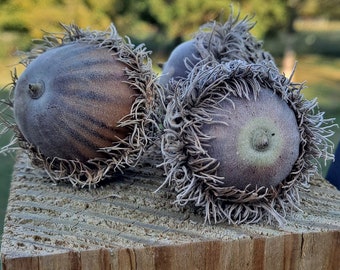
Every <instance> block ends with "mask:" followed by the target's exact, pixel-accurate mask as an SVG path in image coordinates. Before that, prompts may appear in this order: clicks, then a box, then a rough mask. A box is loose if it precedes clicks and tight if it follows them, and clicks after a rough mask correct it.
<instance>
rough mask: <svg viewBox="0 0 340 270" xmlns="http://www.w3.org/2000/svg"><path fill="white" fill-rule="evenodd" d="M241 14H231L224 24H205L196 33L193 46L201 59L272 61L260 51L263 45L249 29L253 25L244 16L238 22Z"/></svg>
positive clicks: (265, 53) (267, 54)
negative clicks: (194, 45)
mask: <svg viewBox="0 0 340 270" xmlns="http://www.w3.org/2000/svg"><path fill="white" fill-rule="evenodd" d="M239 17H240V14H238V15H237V16H235V17H234V16H233V15H230V16H229V18H228V20H227V21H226V22H225V23H220V22H216V21H212V22H208V23H206V24H204V25H202V26H201V27H200V30H199V31H198V32H197V33H196V34H195V38H194V39H195V44H196V46H197V49H198V51H199V52H200V54H201V56H202V59H204V58H206V57H213V58H214V59H215V60H216V61H218V62H221V63H222V62H224V63H226V62H229V61H233V60H243V61H246V62H247V63H254V64H255V63H258V62H261V61H266V62H273V61H274V59H273V57H272V56H271V55H270V54H269V53H268V52H266V51H264V50H263V49H262V45H263V43H262V42H261V41H258V40H257V39H256V38H255V37H254V36H252V34H251V33H250V30H251V29H252V28H253V27H254V25H255V23H253V22H251V19H252V18H249V17H248V16H246V17H245V18H243V19H242V20H240V18H239Z"/></svg>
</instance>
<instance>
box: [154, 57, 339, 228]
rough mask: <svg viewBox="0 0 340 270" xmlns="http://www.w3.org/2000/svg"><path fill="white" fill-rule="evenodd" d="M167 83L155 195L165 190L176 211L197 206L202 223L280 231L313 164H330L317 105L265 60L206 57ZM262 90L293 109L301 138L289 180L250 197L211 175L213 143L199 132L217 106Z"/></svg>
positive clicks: (327, 129) (327, 127)
mask: <svg viewBox="0 0 340 270" xmlns="http://www.w3.org/2000/svg"><path fill="white" fill-rule="evenodd" d="M172 83H173V85H170V86H169V87H170V88H172V89H174V90H173V94H172V96H170V97H169V99H168V101H167V102H168V104H167V108H166V115H165V119H164V134H163V136H162V141H161V151H162V154H163V158H164V162H163V164H162V165H161V166H163V167H164V169H165V175H166V180H165V181H164V182H163V184H162V185H161V186H160V188H162V187H164V186H170V187H172V188H173V189H174V190H175V192H176V193H177V197H176V200H175V202H174V203H175V204H177V205H179V206H185V205H194V206H196V207H198V209H201V211H203V213H204V214H203V215H204V216H205V221H206V222H209V223H211V222H214V223H218V222H227V223H232V224H241V223H256V222H259V221H260V220H267V222H268V223H273V221H274V220H276V221H277V222H278V224H279V225H280V226H282V225H283V224H284V223H285V216H286V214H287V212H288V211H289V210H293V209H298V206H299V203H300V198H299V187H301V186H304V187H306V186H308V183H309V181H310V179H311V177H313V176H314V175H315V174H316V173H317V170H318V166H317V162H318V161H317V160H318V159H319V158H323V159H325V160H328V159H333V155H332V154H331V153H332V152H333V144H332V143H331V141H330V140H329V137H330V136H332V135H333V131H332V130H331V127H332V126H333V125H332V124H331V123H332V122H333V120H334V119H324V117H323V113H322V112H319V111H318V108H317V102H316V100H312V101H309V100H306V99H305V98H304V97H303V95H302V94H301V89H302V88H303V87H304V86H303V84H297V83H292V82H291V81H290V80H289V79H287V78H286V77H285V76H284V75H281V74H280V73H279V71H278V69H277V68H276V67H275V65H274V64H268V62H267V60H261V61H257V63H249V62H246V61H244V60H239V59H235V60H232V61H229V62H226V63H223V62H220V61H216V59H212V58H211V57H207V58H206V59H205V60H202V61H201V62H200V63H198V64H196V65H195V67H194V68H193V69H192V70H191V72H190V74H189V76H188V78H187V79H183V80H181V81H179V82H174V81H172ZM170 84H171V82H170ZM263 88H269V89H272V91H273V92H274V93H276V94H277V95H278V96H279V97H280V98H282V100H284V101H285V102H286V103H287V104H288V106H289V107H290V108H291V109H292V110H293V112H294V114H295V116H296V120H297V124H298V129H299V133H300V141H301V143H300V154H299V157H298V159H297V161H296V162H295V164H294V166H293V169H292V171H291V173H290V175H289V176H288V177H287V178H286V179H284V180H283V181H282V183H281V184H279V185H278V186H276V187H271V188H265V187H258V189H257V190H255V191H254V190H248V189H247V188H245V190H240V189H236V188H234V187H226V186H225V184H224V185H222V184H221V183H222V182H221V180H222V179H223V178H221V177H220V176H218V175H217V173H216V170H217V168H218V166H219V162H218V160H216V159H214V158H212V157H211V156H210V155H209V152H208V151H207V150H206V149H208V148H207V147H206V146H208V145H209V141H210V140H211V139H212V137H210V136H209V135H207V134H204V133H203V132H202V131H201V127H202V126H203V125H204V124H205V123H212V122H214V115H213V114H212V112H214V111H216V108H219V106H220V105H219V104H220V103H221V101H223V100H229V101H230V102H232V97H239V98H245V99H250V97H254V98H255V99H256V98H257V96H258V94H259V92H260V91H261V89H263ZM224 124H226V125H228V123H224Z"/></svg>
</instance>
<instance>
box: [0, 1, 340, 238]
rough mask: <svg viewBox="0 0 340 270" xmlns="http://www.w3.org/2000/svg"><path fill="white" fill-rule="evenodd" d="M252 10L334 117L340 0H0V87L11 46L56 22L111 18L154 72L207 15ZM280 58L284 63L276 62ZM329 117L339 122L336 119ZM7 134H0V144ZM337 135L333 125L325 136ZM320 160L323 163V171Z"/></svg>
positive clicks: (7, 162)
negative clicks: (147, 55) (148, 57)
mask: <svg viewBox="0 0 340 270" xmlns="http://www.w3.org/2000/svg"><path fill="white" fill-rule="evenodd" d="M230 4H232V5H233V9H234V13H237V12H238V11H240V12H241V18H243V17H244V16H245V15H255V17H254V19H253V21H256V22H257V24H256V26H255V28H254V29H253V30H252V33H253V34H254V35H255V36H256V37H257V38H258V39H261V40H263V41H264V47H265V49H267V50H268V51H269V52H271V53H272V54H273V56H274V57H275V59H276V62H277V65H278V66H280V68H282V71H283V72H285V74H287V75H289V73H290V70H291V68H292V65H293V63H294V61H295V60H297V61H298V66H297V71H296V73H295V76H294V81H296V82H302V81H306V83H307V86H308V88H307V89H305V90H304V93H305V96H306V97H307V98H310V99H311V98H314V97H318V100H319V105H320V109H321V110H323V111H325V112H326V118H333V117H336V118H337V119H340V105H339V104H340V89H339V88H340V5H339V0H327V1H319V0H267V1H266V2H265V4H264V2H263V1H262V0H248V1H245V0H244V1H233V2H231V1H222V0H217V1H210V0H144V1H143V0H141V1H136V0H124V1H122V0H100V1H98V0H26V1H22V0H11V1H9V0H0V44H1V45H0V88H5V90H3V91H1V92H0V95H1V98H4V97H6V96H7V95H8V87H5V86H6V85H8V84H9V83H10V82H11V76H10V72H11V71H13V69H14V67H16V68H17V71H18V74H19V75H20V73H21V72H22V70H23V68H22V67H21V66H16V63H17V62H18V60H19V58H18V55H17V54H16V52H17V51H25V50H29V49H30V46H31V40H32V39H34V38H41V37H42V35H43V30H45V31H48V32H60V31H62V29H61V27H60V25H59V22H62V23H65V24H70V23H76V24H78V25H79V26H80V27H82V28H87V27H89V28H90V29H99V30H105V29H106V28H107V27H108V26H109V24H110V22H114V23H115V25H116V27H117V30H118V32H119V33H120V34H121V35H122V36H124V35H128V36H129V37H130V38H131V39H132V41H133V42H134V43H136V44H138V43H145V44H146V46H147V47H148V48H149V49H150V50H151V51H152V52H153V53H152V58H153V63H154V67H155V70H156V71H157V72H160V70H159V68H158V65H157V64H158V63H161V62H163V61H165V60H166V58H167V56H168V55H169V53H170V51H171V50H172V49H173V48H174V46H176V45H177V44H179V43H180V42H182V41H184V40H187V39H189V38H190V37H191V35H192V34H193V33H194V32H195V31H197V29H198V27H199V26H200V25H201V24H203V23H205V22H207V21H209V20H213V19H217V20H225V19H226V18H227V17H228V16H229V14H230V12H231V9H230ZM283 63H284V64H283ZM336 123H338V124H339V123H340V122H339V120H336ZM10 136H11V134H6V135H1V137H0V146H3V145H5V144H7V143H8V141H9V138H10ZM339 139H340V132H339V130H336V134H335V136H334V137H333V138H332V140H333V141H334V143H335V144H337V142H338V141H339ZM13 163H14V157H13V156H4V155H1V156H0V233H2V228H3V218H4V215H5V211H6V204H7V199H8V190H9V184H10V178H11V177H10V176H11V173H12V167H13ZM326 170H327V166H326V167H325V166H323V175H325V173H326Z"/></svg>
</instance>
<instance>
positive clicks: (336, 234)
mask: <svg viewBox="0 0 340 270" xmlns="http://www.w3.org/2000/svg"><path fill="white" fill-rule="evenodd" d="M28 164H29V163H28V160H27V157H26V156H25V155H23V154H22V155H20V156H19V158H18V160H17V162H16V166H15V171H14V174H13V179H12V184H11V191H10V198H9V202H8V209H7V214H6V218H5V227H4V234H3V239H2V247H1V256H2V267H3V270H9V269H17V270H18V269H19V270H20V269H25V270H29V269H34V270H36V269H39V270H45V269H54V270H55V269H63V270H65V269H81V270H83V269H91V270H97V269H98V270H99V269H104V270H106V269H148V270H153V269H162V270H166V269H188V270H191V269H209V270H211V269H231V270H232V269H249V270H250V269H252V270H255V269H270V270H272V269H274V270H275V269H287V270H288V269H308V270H309V269H311V270H312V269H315V270H318V269H334V270H338V269H340V259H339V258H340V193H339V191H337V190H336V189H335V188H333V187H332V186H331V185H329V184H328V183H327V182H326V181H325V180H322V179H315V180H313V182H312V184H311V188H310V190H309V191H302V192H301V199H302V203H301V209H302V211H296V212H292V213H289V214H288V217H287V219H288V222H287V224H286V225H285V226H284V227H282V228H278V227H276V226H273V225H266V224H263V223H260V224H255V225H241V226H233V225H227V224H218V225H205V224H203V218H202V217H200V216H198V215H196V214H195V213H193V211H192V209H189V208H188V209H184V210H182V209H178V208H176V207H174V206H173V205H172V204H171V201H172V200H173V198H174V194H172V193H170V192H169V191H168V190H166V189H164V190H161V191H160V192H157V193H154V192H153V191H154V190H155V189H156V188H157V187H158V186H159V184H160V183H161V181H162V172H161V171H158V170H157V169H152V168H145V167H144V168H137V169H134V170H130V171H128V172H126V173H125V174H124V175H122V176H121V177H115V178H114V180H113V181H111V182H106V183H103V185H102V186H100V187H98V188H96V189H91V190H89V189H86V188H84V189H79V188H75V187H72V186H71V185H70V184H69V183H58V185H54V184H53V183H51V181H50V180H49V179H48V177H47V176H46V175H45V174H44V173H43V172H42V171H40V170H37V169H32V168H30V167H29V166H28Z"/></svg>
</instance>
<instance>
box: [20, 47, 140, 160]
mask: <svg viewBox="0 0 340 270" xmlns="http://www.w3.org/2000/svg"><path fill="white" fill-rule="evenodd" d="M125 68H126V65H125V64H123V63H122V62H120V61H118V60H117V59H116V58H115V56H114V55H113V54H112V53H111V52H110V51H109V50H107V49H105V48H99V47H97V46H95V45H92V44H86V43H81V42H75V43H70V44H66V45H63V46H60V47H56V48H53V49H50V50H48V51H46V52H44V53H43V54H41V55H39V56H38V57H37V58H36V59H34V60H33V61H32V62H31V63H30V64H29V65H28V67H27V68H26V70H25V71H24V72H23V74H22V75H21V76H20V78H19V79H18V81H17V84H16V87H15V90H14V115H15V120H16V123H17V125H18V127H19V129H20V131H21V132H22V134H23V135H24V137H25V139H26V140H27V141H28V142H29V143H31V144H32V145H33V146H34V147H35V148H37V149H38V150H39V151H40V152H41V153H42V154H43V155H44V156H46V157H51V158H53V157H58V158H62V159H68V160H70V159H71V160H80V161H86V160H88V159H91V158H95V157H101V156H103V153H99V152H98V150H99V149H100V148H102V147H109V146H111V145H112V142H114V141H117V140H119V139H122V138H124V137H126V136H127V134H128V132H129V131H128V130H127V129H124V128H119V127H117V124H118V123H119V121H120V120H121V119H122V118H123V117H124V116H126V115H128V114H129V113H130V108H131V105H132V103H133V101H134V98H135V97H134V96H135V95H136V91H135V90H133V89H132V88H130V87H129V85H128V84H127V83H126V82H124V81H126V80H127V76H126V75H125V74H124V69H125ZM33 84H38V85H41V86H42V89H40V91H42V92H41V95H40V96H38V97H34V96H32V93H31V91H30V89H29V88H30V85H33Z"/></svg>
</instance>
